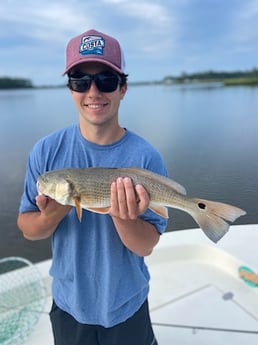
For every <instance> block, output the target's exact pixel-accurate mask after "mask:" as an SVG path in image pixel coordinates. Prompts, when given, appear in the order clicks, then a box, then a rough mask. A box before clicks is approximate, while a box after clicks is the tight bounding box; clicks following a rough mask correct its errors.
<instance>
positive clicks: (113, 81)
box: [95, 73, 119, 92]
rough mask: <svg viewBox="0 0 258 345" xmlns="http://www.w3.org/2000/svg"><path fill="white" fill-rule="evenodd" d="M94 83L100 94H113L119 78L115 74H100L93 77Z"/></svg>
mask: <svg viewBox="0 0 258 345" xmlns="http://www.w3.org/2000/svg"><path fill="white" fill-rule="evenodd" d="M95 83H96V85H97V88H98V89H99V91H101V92H113V91H115V90H116V89H117V86H118V83H119V77H118V75H116V74H105V73H100V74H97V75H96V76H95Z"/></svg>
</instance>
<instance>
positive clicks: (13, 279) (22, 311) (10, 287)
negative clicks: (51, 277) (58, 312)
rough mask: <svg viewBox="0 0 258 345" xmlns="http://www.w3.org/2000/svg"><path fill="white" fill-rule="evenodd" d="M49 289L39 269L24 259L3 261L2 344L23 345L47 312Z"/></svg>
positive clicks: (0, 293)
mask: <svg viewBox="0 0 258 345" xmlns="http://www.w3.org/2000/svg"><path fill="white" fill-rule="evenodd" d="M45 302H46V288H45V284H44V281H43V279H42V277H41V275H40V273H39V271H38V270H37V268H36V267H35V266H34V265H33V264H32V263H31V262H30V261H28V260H26V259H24V258H20V257H8V258H4V259H0V344H1V345H20V344H22V343H23V342H24V340H25V339H26V338H27V337H28V335H29V334H30V333H31V332H32V330H33V328H34V326H35V325H36V323H37V322H38V320H39V317H40V315H41V313H42V312H43V309H44V306H45Z"/></svg>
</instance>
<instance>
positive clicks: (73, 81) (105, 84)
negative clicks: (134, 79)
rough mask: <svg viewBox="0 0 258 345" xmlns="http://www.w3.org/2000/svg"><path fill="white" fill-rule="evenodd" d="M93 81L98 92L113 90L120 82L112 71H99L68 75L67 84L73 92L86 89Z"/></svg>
mask: <svg viewBox="0 0 258 345" xmlns="http://www.w3.org/2000/svg"><path fill="white" fill-rule="evenodd" d="M92 81H94V83H95V85H96V86H97V88H98V90H99V91H100V92H113V91H115V90H116V89H117V86H118V84H119V83H121V77H120V76H119V75H118V74H114V73H112V72H101V73H97V74H83V73H77V74H74V75H71V76H69V79H68V84H67V86H68V87H69V88H70V89H71V90H72V91H75V92H85V91H88V90H89V88H90V86H91V83H92Z"/></svg>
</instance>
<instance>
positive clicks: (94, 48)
mask: <svg viewBox="0 0 258 345" xmlns="http://www.w3.org/2000/svg"><path fill="white" fill-rule="evenodd" d="M104 47H105V40H104V39H103V38H102V37H100V36H84V37H82V39H81V44H80V54H82V55H87V54H95V55H103V54H104Z"/></svg>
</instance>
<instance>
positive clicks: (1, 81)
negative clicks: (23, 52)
mask: <svg viewBox="0 0 258 345" xmlns="http://www.w3.org/2000/svg"><path fill="white" fill-rule="evenodd" d="M32 87H33V84H32V81H31V80H30V79H25V78H11V77H0V89H24V88H32Z"/></svg>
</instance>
